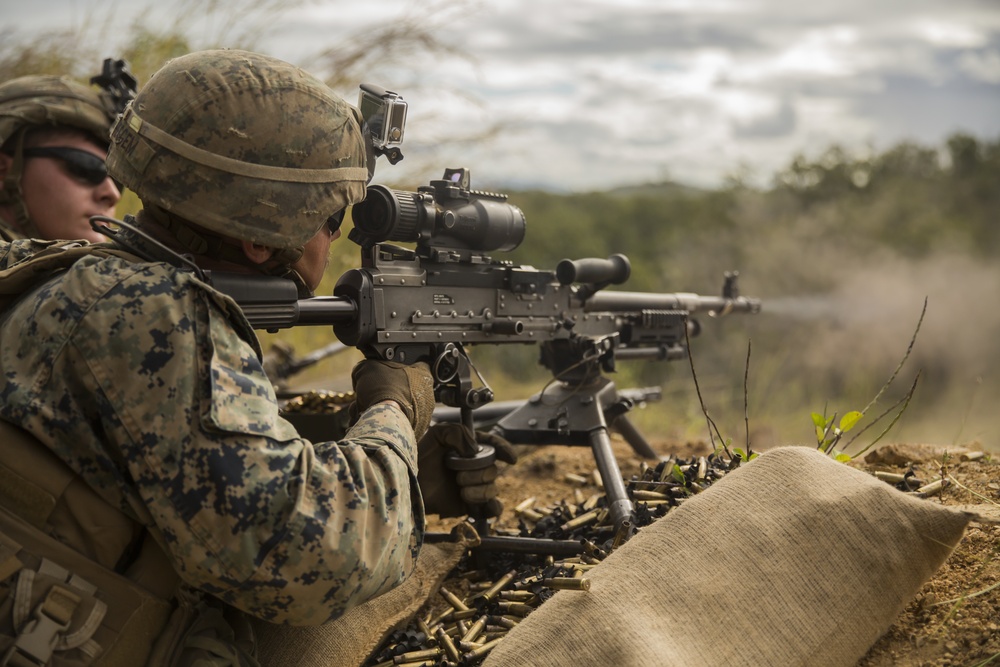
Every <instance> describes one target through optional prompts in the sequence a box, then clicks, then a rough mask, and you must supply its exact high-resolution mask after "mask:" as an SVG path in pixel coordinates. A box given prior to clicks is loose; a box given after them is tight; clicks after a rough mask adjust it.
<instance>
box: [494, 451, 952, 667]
mask: <svg viewBox="0 0 1000 667" xmlns="http://www.w3.org/2000/svg"><path fill="white" fill-rule="evenodd" d="M967 523H968V517H967V515H966V514H965V513H962V512H955V511H952V510H949V509H946V508H944V507H942V506H941V505H937V504H934V503H933V502H931V501H926V500H919V499H916V498H913V497H910V496H906V495H904V494H903V493H900V492H899V491H896V490H894V489H893V488H891V487H890V486H889V485H888V484H885V483H884V482H881V481H879V480H877V479H875V478H874V477H872V476H870V475H868V474H866V473H863V472H861V471H858V470H855V469H853V468H850V467H848V466H846V465H844V464H841V463H837V462H835V461H832V460H831V459H829V458H827V457H826V456H823V455H822V454H820V453H818V452H817V451H815V450H813V449H807V448H801V447H785V448H780V449H776V450H772V451H770V452H768V453H766V454H764V455H763V456H761V457H759V458H758V459H756V460H754V461H752V462H751V463H749V464H747V465H744V466H743V467H741V468H739V469H738V470H736V471H734V472H732V473H730V474H729V475H727V476H726V477H724V478H723V479H722V480H720V481H719V482H716V483H715V484H714V485H713V486H712V487H710V488H709V489H708V490H707V491H705V492H704V493H702V494H699V495H697V496H695V497H693V498H691V499H690V500H688V501H687V502H685V503H684V504H683V505H681V506H680V507H679V508H677V509H675V510H672V511H671V512H670V513H669V514H667V516H665V517H664V518H663V519H660V520H659V521H657V522H656V523H654V524H652V525H650V526H647V527H646V528H644V529H643V530H642V531H640V532H639V534H638V535H636V536H635V537H633V538H632V539H631V540H630V541H629V542H627V543H626V544H625V545H624V546H622V547H621V548H620V549H618V550H617V551H615V552H614V553H613V554H611V555H610V556H609V557H608V558H607V559H606V560H605V561H604V562H603V563H601V564H600V565H599V566H597V567H595V568H594V569H592V570H590V572H589V573H588V578H589V579H590V581H591V588H590V591H589V592H573V591H561V592H559V593H557V594H556V595H555V596H553V597H552V599H550V600H548V601H547V602H546V603H545V604H543V605H541V606H540V607H539V608H538V609H537V610H536V611H534V612H532V613H531V615H530V616H528V617H527V618H526V619H525V620H524V621H522V622H521V623H520V625H518V626H517V627H516V628H515V629H514V630H512V631H511V632H510V634H509V635H508V636H507V638H506V639H504V640H503V641H502V642H500V644H499V645H498V646H497V648H496V649H494V650H493V652H492V653H491V654H490V656H489V657H488V658H487V660H486V661H485V662H484V663H483V664H484V667H508V666H512V665H545V666H546V667H562V666H565V667H591V666H593V667H607V666H609V665H623V666H629V667H637V666H645V665H657V666H662V665H685V666H690V665H725V666H727V667H729V666H732V665H748V666H753V667H762V666H772V665H774V666H781V665H810V666H817V667H837V666H838V665H844V666H850V665H855V664H856V663H857V661H858V660H859V659H860V658H861V657H862V656H863V655H864V654H865V652H866V651H867V650H868V648H869V647H870V646H871V645H872V644H873V643H874V642H875V640H876V639H878V637H879V636H880V635H882V634H883V633H884V632H885V631H886V630H887V629H888V628H889V626H890V625H891V624H892V622H893V621H894V620H895V618H896V616H898V614H899V613H900V612H901V611H902V609H903V607H904V606H905V604H906V602H907V601H908V600H909V599H910V598H912V597H913V596H914V595H915V594H916V593H917V591H918V590H919V588H920V586H921V585H922V584H923V583H924V582H925V581H926V580H927V579H928V578H930V576H931V575H932V574H933V573H934V571H935V570H937V568H938V567H939V566H940V565H941V564H942V563H943V562H944V560H945V559H946V558H947V557H948V555H949V554H950V553H951V551H952V549H953V548H954V547H955V545H956V544H957V543H958V541H959V540H960V539H961V537H962V534H963V532H964V529H965V526H966V524H967Z"/></svg>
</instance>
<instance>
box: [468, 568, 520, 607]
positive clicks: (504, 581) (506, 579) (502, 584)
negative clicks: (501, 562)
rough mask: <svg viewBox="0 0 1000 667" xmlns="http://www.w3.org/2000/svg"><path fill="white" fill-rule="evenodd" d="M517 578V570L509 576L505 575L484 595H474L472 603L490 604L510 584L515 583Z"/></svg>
mask: <svg viewBox="0 0 1000 667" xmlns="http://www.w3.org/2000/svg"><path fill="white" fill-rule="evenodd" d="M516 576H517V570H511V571H510V572H508V573H507V574H505V575H503V576H502V577H500V578H499V579H497V580H496V581H495V582H493V585H492V586H490V587H489V588H488V589H486V590H485V591H483V592H482V593H477V594H476V595H474V596H473V598H472V601H473V602H476V601H478V600H483V601H486V602H489V601H490V600H492V599H493V598H495V597H496V596H497V593H499V592H500V591H502V590H503V589H505V588H507V586H508V585H509V584H510V582H512V581H514V577H516Z"/></svg>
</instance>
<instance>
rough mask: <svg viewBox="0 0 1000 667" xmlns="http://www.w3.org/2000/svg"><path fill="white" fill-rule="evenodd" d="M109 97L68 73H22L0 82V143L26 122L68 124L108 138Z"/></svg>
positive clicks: (111, 112) (110, 108)
mask: <svg viewBox="0 0 1000 667" xmlns="http://www.w3.org/2000/svg"><path fill="white" fill-rule="evenodd" d="M114 116H115V112H114V104H113V102H112V100H111V99H110V97H109V96H108V95H107V94H106V93H104V92H102V91H99V90H98V89H97V88H94V87H93V86H88V85H84V84H82V83H78V82H76V81H73V80H72V79H70V78H67V77H61V76H50V75H33V76H22V77H19V78H17V79H11V80H10V81H6V82H4V83H3V84H0V144H3V143H5V142H6V141H7V140H8V139H10V138H11V137H13V136H14V135H15V134H16V133H17V131H18V130H19V129H21V128H22V127H26V126H53V127H55V126H69V127H75V128H78V129H80V130H83V131H85V132H88V133H90V134H92V135H93V136H94V137H95V138H97V139H100V140H101V141H104V142H107V141H108V132H109V130H110V128H111V122H112V121H113V120H114Z"/></svg>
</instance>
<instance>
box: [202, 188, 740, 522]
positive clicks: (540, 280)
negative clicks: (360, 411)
mask: <svg viewBox="0 0 1000 667" xmlns="http://www.w3.org/2000/svg"><path fill="white" fill-rule="evenodd" d="M352 218H353V220H354V229H353V230H352V231H351V233H350V236H349V238H350V239H351V240H353V241H355V242H356V243H357V244H358V245H359V246H360V247H361V268H358V269H352V270H349V271H347V272H346V273H344V274H343V275H342V276H341V278H340V280H339V281H338V282H337V284H336V286H335V288H334V296H332V297H313V298H311V299H299V298H298V296H297V292H296V289H295V286H294V285H293V284H292V283H291V282H289V281H283V280H281V279H270V282H269V283H267V284H265V283H264V282H262V281H260V280H259V279H258V278H256V277H255V278H247V277H246V276H233V275H226V274H213V275H211V276H210V280H211V282H212V283H213V285H214V286H215V287H216V288H218V289H220V290H222V291H224V292H227V293H229V294H230V295H231V296H232V297H234V298H235V299H236V301H237V302H238V303H239V304H240V306H241V307H242V308H243V311H244V313H245V314H246V316H247V318H248V319H249V321H250V323H251V324H252V325H253V326H254V327H255V328H261V329H267V330H271V331H276V330H278V329H281V328H284V327H291V326H300V325H308V324H313V325H316V324H328V325H333V330H334V332H335V334H336V336H337V338H338V339H340V341H341V342H343V343H344V344H346V345H351V346H355V347H357V348H358V349H360V350H361V351H362V352H363V353H364V354H365V355H366V356H367V357H368V358H373V359H383V360H394V361H398V362H402V363H414V362H417V361H426V362H428V364H429V365H430V368H431V372H432V374H433V377H434V385H435V398H436V399H437V401H438V402H439V403H442V404H444V405H445V406H449V407H451V408H454V409H457V410H458V415H459V419H460V421H461V422H462V423H463V424H465V425H467V426H469V427H470V428H472V427H473V426H474V424H475V422H474V415H473V412H474V410H476V409H477V408H480V407H482V406H485V405H487V404H489V403H490V402H491V401H492V400H493V391H492V389H490V387H489V385H488V383H487V382H486V381H485V379H484V378H483V377H482V375H481V374H480V373H479V372H478V370H477V369H476V368H475V366H474V364H473V363H472V360H471V358H470V356H469V349H470V348H472V347H474V346H476V345H498V344H535V345H538V346H539V349H540V363H541V364H542V365H543V366H544V367H546V368H548V369H549V370H550V371H551V372H552V376H553V381H552V382H550V383H549V384H548V385H547V386H546V388H545V389H544V390H543V391H541V392H539V393H538V394H536V395H534V396H532V397H531V398H530V399H529V400H528V401H526V402H525V403H523V404H522V405H521V406H520V407H517V408H515V409H513V410H511V411H510V412H508V413H507V414H505V415H504V416H503V417H502V418H501V419H499V421H497V422H496V424H495V425H494V427H493V428H494V429H495V431H496V432H497V433H498V434H499V435H501V436H503V437H505V438H506V439H508V440H510V441H511V442H514V443H518V444H538V445H542V444H562V445H582V446H590V447H591V449H592V450H593V453H594V458H595V461H596V464H597V468H598V470H599V472H600V474H601V478H602V480H603V482H604V485H605V492H606V495H607V498H608V509H609V512H610V516H611V519H612V521H613V522H614V526H615V529H616V531H617V533H618V534H619V535H621V534H626V533H628V532H629V531H630V530H631V516H632V503H631V501H630V500H629V498H628V496H627V494H626V490H625V486H624V482H623V480H622V476H621V473H620V471H619V469H618V465H617V462H616V461H615V458H614V454H613V452H612V448H611V439H610V436H609V425H614V426H615V427H616V428H617V429H618V430H619V431H620V432H621V433H622V434H623V435H624V437H625V438H626V440H627V441H628V442H629V443H630V444H631V445H632V447H633V448H635V449H636V451H637V452H638V453H639V454H640V455H643V456H647V457H649V456H655V454H654V453H653V451H652V449H651V448H650V447H649V445H648V443H646V442H645V440H643V439H642V436H641V435H640V434H639V432H638V431H637V430H636V429H635V428H634V426H632V424H631V423H630V422H629V421H628V420H627V417H626V413H627V412H628V411H629V410H630V409H631V408H632V406H633V401H632V400H631V399H630V398H629V397H628V396H625V395H623V394H621V393H620V392H619V391H618V390H617V388H616V387H615V384H614V382H612V381H611V380H610V379H608V378H607V377H606V375H605V374H606V373H609V372H612V371H614V370H615V364H616V362H617V361H619V360H636V359H638V360H669V359H681V358H685V357H686V355H687V341H688V339H689V338H690V337H692V336H694V335H697V333H698V332H699V331H700V326H699V324H698V322H697V320H695V319H693V318H692V317H691V316H692V315H693V314H695V313H709V314H710V315H715V316H718V315H725V314H728V313H732V312H750V313H755V312H758V311H759V309H760V301H759V299H754V298H748V297H743V296H740V295H739V293H738V286H737V274H736V273H729V274H726V278H725V284H724V287H723V290H722V294H721V296H718V297H711V296H701V295H697V294H690V293H668V294H657V293H643V292H624V291H613V290H607V291H605V288H606V287H608V286H610V285H618V284H622V283H624V282H625V281H627V280H628V278H629V275H630V273H631V266H630V264H629V261H628V258H627V257H626V256H625V255H621V254H615V255H611V256H610V257H608V258H607V259H578V260H568V259H567V260H563V261H561V262H559V263H558V265H557V266H556V268H555V270H554V271H551V270H538V269H535V268H534V267H531V266H527V265H516V264H514V263H512V262H511V261H508V260H501V259H495V258H493V257H492V256H491V255H490V254H488V253H494V252H507V251H510V250H513V249H515V248H516V247H518V245H520V243H521V242H522V241H523V240H524V236H525V218H524V214H523V213H522V212H521V210H520V209H519V208H517V207H516V206H513V205H511V204H508V203H507V202H506V195H501V194H496V193H489V192H479V191H475V190H472V189H471V188H470V183H469V172H468V170H465V169H449V170H446V171H445V174H444V178H443V179H441V180H435V181H431V183H430V185H428V186H423V187H421V188H419V189H418V191H417V192H404V191H398V190H391V189H389V188H386V187H383V186H380V185H375V186H370V187H369V188H368V194H367V197H366V199H365V200H364V201H363V202H361V203H359V204H356V205H355V206H354V208H353V212H352ZM389 242H397V243H414V244H415V248H413V249H410V248H407V247H402V246H399V245H395V244H394V243H389ZM206 273H208V272H206ZM474 376H475V379H476V380H477V381H478V382H474V381H473V377H474ZM492 461H493V451H492V448H491V447H488V446H485V445H480V446H479V450H478V453H477V454H476V455H475V456H473V457H470V458H462V459H458V458H457V457H456V458H454V459H452V461H451V462H450V464H451V465H452V466H453V467H454V468H456V469H474V468H476V467H477V466H485V465H489V464H490V463H492ZM481 532H482V531H481Z"/></svg>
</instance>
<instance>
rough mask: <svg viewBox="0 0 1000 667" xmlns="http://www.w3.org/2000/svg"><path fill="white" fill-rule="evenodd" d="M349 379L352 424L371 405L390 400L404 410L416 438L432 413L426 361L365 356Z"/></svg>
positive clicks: (425, 426) (423, 429) (429, 419)
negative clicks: (352, 400) (407, 361)
mask: <svg viewBox="0 0 1000 667" xmlns="http://www.w3.org/2000/svg"><path fill="white" fill-rule="evenodd" d="M351 381H352V382H353V383H354V393H355V396H356V398H355V401H354V404H352V405H351V417H352V423H353V422H354V421H357V418H358V417H359V416H360V415H361V413H362V412H364V411H365V410H367V409H368V408H370V407H371V406H373V405H375V404H376V403H378V402H380V401H385V400H390V401H395V402H396V403H398V404H399V407H400V408H402V409H403V412H404V413H406V418H407V419H409V420H410V425H411V426H413V432H414V434H416V437H417V440H419V439H420V438H421V437H422V436H423V435H424V433H425V432H426V431H427V426H428V424H430V423H431V415H432V414H433V413H434V380H433V379H432V378H431V371H430V368H429V367H428V366H427V364H426V363H424V362H422V361H420V362H417V363H415V364H411V365H406V364H401V363H398V362H395V361H378V360H374V359H365V360H364V361H361V362H358V364H357V365H356V366H355V367H354V370H353V371H352V372H351Z"/></svg>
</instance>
